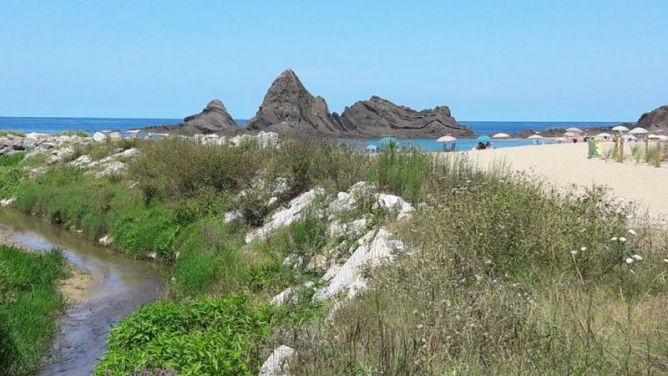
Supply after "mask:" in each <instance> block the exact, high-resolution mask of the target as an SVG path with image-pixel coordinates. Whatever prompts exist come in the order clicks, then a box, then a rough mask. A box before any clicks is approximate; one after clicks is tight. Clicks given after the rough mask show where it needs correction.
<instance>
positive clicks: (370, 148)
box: [366, 145, 378, 151]
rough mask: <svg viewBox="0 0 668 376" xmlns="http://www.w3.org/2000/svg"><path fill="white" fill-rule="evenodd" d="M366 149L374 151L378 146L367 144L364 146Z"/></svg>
mask: <svg viewBox="0 0 668 376" xmlns="http://www.w3.org/2000/svg"><path fill="white" fill-rule="evenodd" d="M366 150H368V151H376V150H378V146H376V145H367V146H366Z"/></svg>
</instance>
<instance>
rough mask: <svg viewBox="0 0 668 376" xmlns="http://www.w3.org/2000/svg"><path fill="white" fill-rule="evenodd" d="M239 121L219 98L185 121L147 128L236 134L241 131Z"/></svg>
mask: <svg viewBox="0 0 668 376" xmlns="http://www.w3.org/2000/svg"><path fill="white" fill-rule="evenodd" d="M239 129H240V128H239V126H238V125H237V122H236V121H234V119H233V118H232V116H230V114H229V113H228V112H227V109H226V108H225V105H224V104H223V102H221V101H220V100H219V99H214V100H212V101H211V102H209V103H208V104H207V105H206V107H204V109H203V110H202V112H200V113H199V114H195V115H190V116H188V117H186V118H185V119H183V123H180V124H176V125H165V126H156V127H150V128H147V129H146V130H147V131H151V132H170V133H175V134H182V135H195V134H212V133H217V134H234V133H237V132H238V131H239Z"/></svg>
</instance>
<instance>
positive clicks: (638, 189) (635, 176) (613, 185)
mask: <svg viewBox="0 0 668 376" xmlns="http://www.w3.org/2000/svg"><path fill="white" fill-rule="evenodd" d="M604 147H609V145H608V146H604ZM465 154H467V155H469V156H470V157H471V158H472V159H473V160H474V161H477V162H478V163H479V166H481V167H483V168H485V167H490V166H494V164H495V163H499V162H502V161H505V162H506V163H508V164H509V165H510V168H511V169H512V170H516V171H526V172H529V173H532V174H536V175H537V176H541V177H544V178H547V179H548V181H550V182H552V183H555V184H556V185H558V186H561V187H566V186H569V185H573V184H575V185H577V186H580V187H591V186H592V185H593V184H598V185H603V186H607V187H609V188H610V189H611V194H612V195H613V196H614V197H623V198H625V199H627V200H631V201H633V202H635V203H637V204H638V205H639V208H640V209H647V210H648V212H649V214H650V215H651V216H653V217H664V218H665V217H668V163H665V162H664V164H663V166H662V167H660V168H656V167H652V166H649V165H647V164H636V163H635V162H630V161H627V162H625V163H623V164H621V163H617V162H614V161H605V160H602V159H587V145H586V144H581V143H580V144H554V145H539V146H522V147H514V148H504V149H494V150H482V151H470V152H465Z"/></svg>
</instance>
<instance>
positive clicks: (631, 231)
mask: <svg viewBox="0 0 668 376" xmlns="http://www.w3.org/2000/svg"><path fill="white" fill-rule="evenodd" d="M629 234H631V235H634V236H635V235H638V233H636V230H633V229H630V230H629Z"/></svg>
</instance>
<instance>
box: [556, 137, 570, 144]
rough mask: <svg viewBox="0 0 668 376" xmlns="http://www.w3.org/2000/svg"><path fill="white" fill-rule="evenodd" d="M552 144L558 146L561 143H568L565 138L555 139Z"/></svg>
mask: <svg viewBox="0 0 668 376" xmlns="http://www.w3.org/2000/svg"><path fill="white" fill-rule="evenodd" d="M554 142H556V143H558V144H560V143H562V142H568V139H567V138H566V137H557V138H555V139H554Z"/></svg>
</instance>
